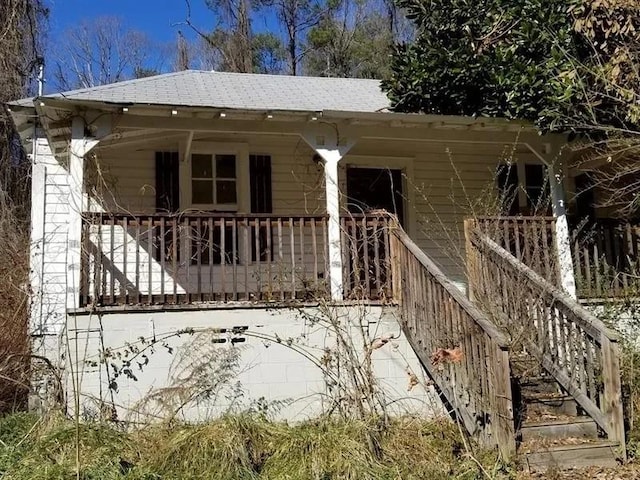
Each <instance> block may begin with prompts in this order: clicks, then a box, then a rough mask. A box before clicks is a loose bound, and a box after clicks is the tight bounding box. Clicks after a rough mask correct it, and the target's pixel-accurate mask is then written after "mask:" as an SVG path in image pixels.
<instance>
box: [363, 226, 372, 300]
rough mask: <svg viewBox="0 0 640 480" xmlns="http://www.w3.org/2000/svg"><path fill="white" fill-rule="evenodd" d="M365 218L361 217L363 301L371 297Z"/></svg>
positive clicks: (367, 236)
mask: <svg viewBox="0 0 640 480" xmlns="http://www.w3.org/2000/svg"><path fill="white" fill-rule="evenodd" d="M367 227H368V224H367V216H366V215H365V216H363V217H362V258H363V261H364V288H363V289H362V293H363V297H362V298H363V299H368V298H370V297H371V280H370V278H369V235H368V234H367Z"/></svg>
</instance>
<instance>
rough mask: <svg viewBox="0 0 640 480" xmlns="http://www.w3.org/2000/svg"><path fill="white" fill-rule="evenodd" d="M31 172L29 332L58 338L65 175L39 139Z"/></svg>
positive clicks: (64, 235) (63, 281)
mask: <svg viewBox="0 0 640 480" xmlns="http://www.w3.org/2000/svg"><path fill="white" fill-rule="evenodd" d="M33 169H34V176H33V182H34V183H33V189H34V195H33V199H34V201H35V202H36V203H34V204H33V205H32V212H33V220H32V232H31V236H32V238H31V252H32V254H31V271H32V281H31V283H32V289H33V301H32V309H31V329H32V333H33V334H35V335H51V334H59V333H60V332H61V331H62V329H63V327H64V322H65V312H66V291H67V271H68V270H67V257H66V253H67V232H68V221H69V219H68V215H69V208H70V207H69V175H68V173H67V171H66V170H65V168H64V167H63V166H62V165H61V164H60V163H58V161H57V160H56V158H55V157H54V156H53V154H52V153H51V149H50V148H49V145H48V142H47V140H46V139H43V138H41V139H38V140H37V144H36V150H35V155H34V166H33ZM36 172H37V174H36Z"/></svg>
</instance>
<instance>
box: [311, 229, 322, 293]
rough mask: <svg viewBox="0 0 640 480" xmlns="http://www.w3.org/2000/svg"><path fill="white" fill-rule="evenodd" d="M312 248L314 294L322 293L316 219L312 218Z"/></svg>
mask: <svg viewBox="0 0 640 480" xmlns="http://www.w3.org/2000/svg"><path fill="white" fill-rule="evenodd" d="M311 242H312V243H311V250H312V256H313V286H314V289H315V291H314V295H319V294H320V289H319V288H318V238H317V237H316V219H315V218H312V219H311Z"/></svg>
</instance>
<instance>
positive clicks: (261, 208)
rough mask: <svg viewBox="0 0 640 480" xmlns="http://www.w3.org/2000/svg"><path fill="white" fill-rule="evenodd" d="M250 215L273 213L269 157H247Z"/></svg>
mask: <svg viewBox="0 0 640 480" xmlns="http://www.w3.org/2000/svg"><path fill="white" fill-rule="evenodd" d="M249 177H250V178H251V180H250V186H251V213H273V205H272V195H271V156H269V155H249Z"/></svg>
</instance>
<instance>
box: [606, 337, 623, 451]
mask: <svg viewBox="0 0 640 480" xmlns="http://www.w3.org/2000/svg"><path fill="white" fill-rule="evenodd" d="M601 347H602V383H603V387H604V388H603V405H602V407H601V408H602V409H603V410H604V413H605V415H606V416H607V420H608V422H609V429H608V431H607V436H608V437H609V440H612V441H615V442H620V448H621V449H622V456H623V458H626V445H625V435H624V412H623V410H622V386H621V384H620V348H619V346H618V342H617V341H615V340H612V339H610V338H609V337H607V336H605V335H602V338H601Z"/></svg>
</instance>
